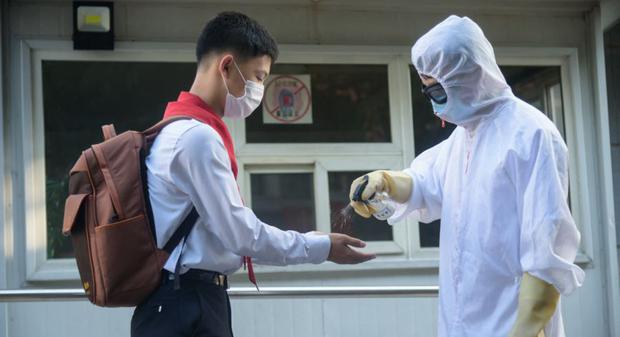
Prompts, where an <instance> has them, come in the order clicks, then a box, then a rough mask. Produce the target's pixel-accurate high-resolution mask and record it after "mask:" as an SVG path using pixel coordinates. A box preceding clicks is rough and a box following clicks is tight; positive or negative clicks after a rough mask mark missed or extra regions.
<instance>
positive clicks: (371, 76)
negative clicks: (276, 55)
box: [234, 51, 413, 256]
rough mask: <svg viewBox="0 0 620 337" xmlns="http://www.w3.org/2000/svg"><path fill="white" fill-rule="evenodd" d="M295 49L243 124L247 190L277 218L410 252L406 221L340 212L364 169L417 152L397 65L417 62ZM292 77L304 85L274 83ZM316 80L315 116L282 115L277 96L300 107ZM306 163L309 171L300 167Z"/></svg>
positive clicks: (387, 251) (261, 213)
mask: <svg viewBox="0 0 620 337" xmlns="http://www.w3.org/2000/svg"><path fill="white" fill-rule="evenodd" d="M292 54H293V53H289V52H287V51H283V53H282V56H281V60H282V61H281V63H278V64H275V65H274V66H273V67H272V69H271V74H270V76H269V79H268V80H267V82H266V84H265V88H266V90H265V99H264V100H263V104H262V105H261V107H259V108H258V109H257V111H255V112H254V113H253V114H252V115H251V116H250V117H249V118H248V119H246V120H245V121H244V122H243V123H240V125H236V126H234V127H236V132H237V134H240V135H242V137H240V138H239V139H238V143H237V149H238V159H239V162H240V163H241V165H240V167H241V170H245V171H246V173H245V174H243V175H241V176H243V177H245V178H244V179H245V181H240V185H241V186H242V190H244V192H245V197H246V199H248V200H249V202H250V203H251V205H252V208H253V209H254V211H255V213H256V214H257V215H258V217H259V218H261V220H263V221H265V222H266V223H268V224H271V225H275V226H278V227H280V228H282V229H294V230H300V231H307V230H318V231H321V232H343V233H347V234H351V235H354V236H357V237H360V238H362V239H363V240H365V241H367V242H368V243H369V247H368V249H369V250H373V251H378V252H379V254H384V255H394V254H397V255H401V256H402V254H404V253H405V252H406V247H407V246H408V245H407V242H408V238H407V229H406V226H398V227H392V226H390V225H388V224H387V223H386V222H382V221H378V220H376V219H374V218H373V219H363V218H361V217H359V216H357V215H355V214H353V213H351V214H350V215H351V219H350V220H351V222H350V223H346V224H342V223H341V222H340V213H341V211H342V210H343V209H345V208H346V206H347V205H348V203H349V188H350V185H351V182H352V181H353V180H354V179H355V178H357V177H358V176H361V175H363V174H365V173H367V172H369V171H372V170H377V169H399V168H401V167H402V166H403V165H404V163H405V162H406V161H407V160H409V158H406V156H405V155H404V153H405V151H403V147H404V146H405V145H404V144H403V141H404V138H403V130H402V128H401V124H400V121H401V119H402V118H405V120H408V122H407V125H411V121H410V119H407V118H408V117H409V118H410V116H403V115H402V114H401V113H400V112H399V110H397V109H398V108H397V107H398V106H399V105H401V102H399V101H398V99H399V97H400V98H402V97H405V95H402V94H399V93H398V91H399V90H400V91H402V92H403V93H408V91H407V89H406V88H407V85H406V83H407V82H404V81H403V82H402V83H405V85H404V86H403V85H402V84H399V85H396V84H397V81H399V78H397V76H396V75H395V74H396V73H397V72H398V73H400V74H402V71H398V68H399V67H401V69H405V70H406V69H407V68H406V61H404V59H397V58H396V55H397V54H394V53H393V52H392V53H390V52H388V53H386V55H368V56H361V57H359V58H351V54H350V52H346V51H345V52H336V53H334V54H331V55H330V56H329V57H327V58H328V59H326V56H325V55H324V54H321V53H319V52H315V53H312V52H310V53H304V55H297V56H295V57H293V56H291V55H292ZM310 59H311V60H310ZM386 60H388V61H386ZM396 60H397V61H396ZM291 78H292V79H296V80H297V81H298V83H299V82H301V83H302V85H297V84H294V83H289V84H288V85H289V87H288V88H287V90H289V92H286V91H285V90H284V89H282V90H280V91H276V90H270V89H269V88H270V85H275V84H270V83H278V82H276V81H278V80H280V79H282V80H283V81H284V79H285V80H286V81H287V83H288V81H290V79H291ZM301 79H304V80H303V81H302V80H301ZM285 85H287V84H286V83H285ZM306 88H308V90H307V92H306V94H305V95H307V97H309V102H310V103H311V114H312V116H311V118H309V119H308V121H306V122H305V123H289V122H287V121H286V120H280V119H278V118H276V117H281V116H280V115H278V114H285V113H288V112H286V111H283V109H281V107H280V106H278V105H277V104H284V103H287V104H289V105H290V106H294V107H296V109H295V111H294V112H291V114H293V115H295V116H298V114H299V112H298V109H297V107H299V106H300V105H301V103H300V102H304V103H305V98H303V97H298V96H295V94H296V93H297V92H302V91H304V90H306ZM283 95H288V96H287V97H285V98H282V97H283ZM300 96H301V94H300ZM290 97H293V98H290ZM276 98H277V99H276ZM283 99H288V100H289V101H284V100H283ZM270 100H272V101H274V102H276V104H270ZM299 111H304V112H305V111H306V109H305V108H303V109H299ZM408 142H409V143H411V140H408ZM409 157H411V158H412V157H413V153H411V155H410V156H409ZM301 168H303V169H302V171H303V170H306V172H307V173H301V172H299V170H300V169H301ZM302 180H303V182H302ZM309 182H312V183H311V184H310V183H309ZM293 188H296V189H299V192H296V193H297V194H295V195H290V194H286V193H292V192H286V193H285V192H284V191H283V190H282V189H284V190H288V189H293ZM248 189H250V190H251V192H248ZM257 189H263V190H258V191H257ZM271 221H273V223H272V222H271Z"/></svg>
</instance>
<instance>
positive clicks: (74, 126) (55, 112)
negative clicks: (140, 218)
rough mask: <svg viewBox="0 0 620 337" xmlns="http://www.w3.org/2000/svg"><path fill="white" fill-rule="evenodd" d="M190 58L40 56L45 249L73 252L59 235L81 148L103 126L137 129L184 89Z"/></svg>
mask: <svg viewBox="0 0 620 337" xmlns="http://www.w3.org/2000/svg"><path fill="white" fill-rule="evenodd" d="M195 69H196V66H195V64H194V63H169V62H166V63H164V62H92V61H43V64H42V79H43V111H44V119H45V122H44V123H45V172H46V203H47V208H46V209H47V238H48V245H47V247H48V249H47V254H48V257H50V258H64V257H72V256H73V253H72V248H71V244H70V241H69V240H68V239H67V238H65V237H64V236H62V235H61V226H62V216H63V210H64V202H65V198H66V197H67V188H68V186H67V178H68V174H69V169H71V166H72V165H73V163H74V162H75V160H76V159H77V158H78V156H79V155H80V153H81V152H82V150H84V149H85V148H87V147H88V146H90V144H93V143H98V142H101V141H102V139H103V137H102V135H101V125H103V124H109V123H114V125H115V126H116V130H117V131H118V132H122V131H125V130H128V129H133V130H141V129H144V128H146V127H148V126H150V125H151V124H154V123H155V122H157V121H158V120H159V119H161V117H162V116H163V113H164V109H165V107H166V103H167V102H168V101H172V100H175V99H176V97H177V95H178V94H179V91H181V90H186V89H188V85H189V84H190V83H191V80H192V79H193V77H194V73H195Z"/></svg>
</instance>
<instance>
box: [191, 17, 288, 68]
mask: <svg viewBox="0 0 620 337" xmlns="http://www.w3.org/2000/svg"><path fill="white" fill-rule="evenodd" d="M226 51H228V52H231V53H233V54H234V55H235V56H237V57H239V58H240V59H242V60H246V59H248V58H251V57H256V56H263V55H267V56H269V57H271V62H272V63H273V62H275V61H276V59H277V58H278V46H277V44H276V41H275V40H274V38H273V37H272V36H271V34H269V32H268V31H267V29H265V27H263V26H261V25H260V24H259V23H258V22H256V21H255V20H254V19H252V18H250V17H248V16H247V15H245V14H242V13H239V12H222V13H220V14H218V15H217V16H216V17H215V18H213V19H211V20H210V21H209V22H207V24H206V25H205V27H204V29H203V30H202V33H200V37H199V38H198V43H197V44H196V59H197V60H198V62H200V61H201V60H202V58H203V57H204V56H205V55H208V54H210V53H213V52H226Z"/></svg>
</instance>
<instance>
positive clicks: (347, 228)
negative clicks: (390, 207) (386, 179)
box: [329, 171, 393, 241]
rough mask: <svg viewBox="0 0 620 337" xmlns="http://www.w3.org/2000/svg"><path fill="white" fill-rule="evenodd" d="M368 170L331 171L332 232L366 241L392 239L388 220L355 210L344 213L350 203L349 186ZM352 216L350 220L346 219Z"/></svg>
mask: <svg viewBox="0 0 620 337" xmlns="http://www.w3.org/2000/svg"><path fill="white" fill-rule="evenodd" d="M365 173H367V172H363V171H360V172H330V173H329V206H330V209H331V223H332V232H335V233H345V234H348V235H352V236H355V237H358V238H360V239H362V240H366V241H392V239H393V236H392V227H391V226H390V225H389V224H388V223H387V222H386V221H379V220H377V219H375V218H373V217H371V218H370V219H365V218H362V217H361V216H359V215H357V214H356V213H355V212H352V211H351V212H350V213H348V214H342V212H343V210H344V209H345V207H346V206H347V205H348V204H349V188H350V186H351V182H352V181H353V180H355V178H357V177H359V176H361V175H363V174H365ZM347 216H351V218H350V221H344V220H343V219H344V218H345V217H347Z"/></svg>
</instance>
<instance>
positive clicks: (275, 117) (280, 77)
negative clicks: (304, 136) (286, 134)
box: [264, 75, 312, 124]
mask: <svg viewBox="0 0 620 337" xmlns="http://www.w3.org/2000/svg"><path fill="white" fill-rule="evenodd" d="M282 78H290V79H292V80H294V81H296V82H298V83H299V84H300V85H301V87H300V88H299V89H298V90H297V91H296V92H295V93H294V95H295V96H297V95H299V94H300V93H301V92H302V91H305V92H306V93H307V95H308V100H307V104H306V108H305V109H303V110H304V111H303V113H301V114H300V115H299V116H297V117H295V118H293V119H283V118H281V117H279V116H277V115H275V112H276V111H278V110H280V107H279V106H276V107H274V108H270V107H269V106H268V104H267V102H268V101H267V100H265V102H264V105H265V106H264V108H265V109H267V113H268V114H269V115H271V117H273V118H274V119H275V120H277V121H279V122H282V123H285V124H290V123H293V122H296V121H298V120H300V119H302V118H304V117H305V116H306V114H307V113H308V110H309V109H310V102H312V96H311V95H310V90H309V89H308V87H306V85H305V84H304V82H302V81H301V80H300V79H298V78H297V77H295V76H291V75H279V76H277V77H275V78H274V79H273V80H271V81H269V84H267V86H266V87H265V92H267V90H268V88H269V87H270V86H271V85H272V84H273V83H275V82H276V81H277V80H279V79H282Z"/></svg>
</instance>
